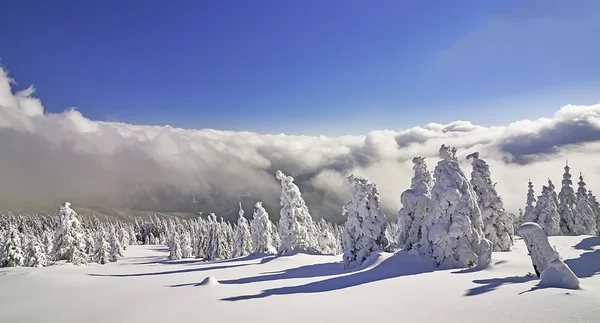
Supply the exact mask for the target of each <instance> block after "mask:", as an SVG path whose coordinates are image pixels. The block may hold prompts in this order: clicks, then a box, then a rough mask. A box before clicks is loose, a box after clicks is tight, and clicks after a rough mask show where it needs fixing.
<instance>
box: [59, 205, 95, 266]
mask: <svg viewBox="0 0 600 323" xmlns="http://www.w3.org/2000/svg"><path fill="white" fill-rule="evenodd" d="M70 205H71V203H69V202H65V204H63V205H62V206H61V207H60V210H59V219H60V220H59V221H60V223H59V227H58V229H57V230H56V235H55V238H54V252H53V254H54V259H55V260H66V261H67V262H70V263H73V264H74V265H87V257H88V256H87V253H86V252H85V237H84V231H83V228H82V226H81V222H80V221H79V219H77V213H75V211H73V209H71V207H70Z"/></svg>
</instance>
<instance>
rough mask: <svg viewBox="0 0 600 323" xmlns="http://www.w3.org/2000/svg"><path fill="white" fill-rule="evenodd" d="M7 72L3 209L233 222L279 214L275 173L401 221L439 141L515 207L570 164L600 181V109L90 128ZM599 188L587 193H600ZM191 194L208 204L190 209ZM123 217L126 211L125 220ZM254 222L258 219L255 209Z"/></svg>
mask: <svg viewBox="0 0 600 323" xmlns="http://www.w3.org/2000/svg"><path fill="white" fill-rule="evenodd" d="M12 86H14V82H12V81H11V80H10V78H9V77H8V75H7V74H6V73H5V72H4V71H1V72H0V147H1V148H2V152H1V153H0V202H1V203H4V205H8V206H11V205H30V206H32V207H39V208H40V209H43V208H45V207H47V206H48V205H57V204H59V203H61V202H63V201H65V200H69V201H71V202H73V204H74V205H75V206H77V205H79V206H86V207H96V208H105V209H106V208H114V209H119V210H143V211H155V212H166V211H180V212H188V213H191V214H195V213H196V212H198V211H204V212H205V214H206V213H207V212H215V213H217V214H218V215H221V216H224V217H226V218H229V219H233V218H234V217H235V216H236V215H237V202H238V201H242V202H243V204H244V207H245V208H247V210H246V211H247V212H250V208H251V207H252V206H253V205H254V203H255V202H256V201H257V200H261V201H263V202H264V204H265V206H266V208H267V210H268V211H269V212H270V214H271V216H272V217H273V218H274V219H277V218H278V217H279V197H280V194H281V190H280V184H279V183H278V181H277V180H276V179H275V175H274V174H275V171H276V170H278V169H280V170H282V171H284V172H285V173H287V174H290V175H292V176H294V177H295V179H296V183H297V184H298V185H299V187H300V188H301V190H302V193H303V195H304V197H305V199H306V201H307V204H308V205H309V208H310V209H311V212H312V214H313V216H314V217H315V218H321V217H324V218H327V219H329V220H341V207H342V205H343V203H344V202H346V201H347V200H348V198H349V197H350V193H351V188H350V187H349V186H348V184H347V182H346V181H345V180H344V176H347V175H348V174H350V173H357V174H359V175H364V176H367V177H368V178H369V179H370V180H372V181H374V182H375V183H376V184H377V186H378V190H379V193H380V194H381V198H382V208H383V210H384V212H385V213H386V214H387V215H388V217H391V218H395V213H396V212H397V210H398V209H399V208H400V194H401V193H402V191H404V190H405V189H407V188H408V187H409V185H410V178H411V177H412V163H411V160H412V158H413V157H414V156H417V155H419V156H425V157H428V158H427V162H428V164H429V168H430V169H431V170H433V168H434V167H435V163H436V162H437V161H438V158H437V156H436V154H437V151H438V149H439V147H440V145H441V144H448V145H453V146H456V147H457V148H458V157H459V158H460V160H461V163H462V166H463V167H464V168H463V170H464V172H465V173H466V174H469V173H470V164H469V163H468V161H467V160H466V159H465V157H466V155H467V154H469V153H472V152H474V151H479V152H480V153H481V158H482V159H485V160H486V161H487V162H488V163H489V164H490V166H491V171H492V176H493V180H495V181H497V182H498V185H497V187H498V190H499V192H500V193H501V194H502V195H503V197H504V199H505V203H506V206H507V208H508V210H509V211H511V212H517V210H518V208H520V207H522V206H523V205H524V203H525V192H526V189H527V180H528V179H529V178H531V179H532V180H533V181H534V183H535V185H536V187H541V185H542V184H544V183H545V181H546V179H547V178H548V177H550V178H552V179H553V180H555V181H557V186H559V183H558V181H559V180H560V178H561V176H562V167H563V165H564V160H565V159H566V158H569V164H570V165H571V166H572V168H573V171H574V172H578V171H583V172H584V173H585V174H586V175H587V176H589V177H590V179H595V178H597V176H598V175H599V174H600V169H599V167H598V166H597V163H596V162H594V161H595V160H599V158H600V104H599V105H593V106H565V107H563V108H561V109H560V110H559V111H558V112H557V113H556V114H555V115H554V116H553V117H552V118H547V119H538V120H523V121H517V122H514V123H512V124H509V125H507V126H504V127H482V126H477V125H473V124H471V123H470V122H467V121H456V122H453V123H450V124H447V125H442V124H428V125H426V126H424V127H415V128H411V129H407V130H403V131H390V130H383V131H372V132H370V133H368V134H366V135H364V136H342V137H324V136H320V137H315V136H289V135H284V134H277V135H260V134H255V133H251V132H229V131H218V130H212V129H201V130H192V129H180V128H173V127H170V126H144V125H131V124H126V123H121V122H106V121H94V120H90V119H88V118H86V117H85V116H83V115H82V114H81V113H80V112H79V111H78V110H76V109H67V110H65V111H64V112H62V113H57V114H51V113H44V110H43V106H42V103H41V101H40V100H39V99H37V98H35V97H34V91H35V88H34V87H29V88H27V89H25V90H22V91H17V90H15V89H13V88H12ZM596 183H597V181H595V180H588V184H589V187H590V188H592V189H600V187H598V186H597V185H598V184H596ZM192 195H195V196H196V199H197V200H198V201H199V202H200V203H198V204H194V203H191V200H192ZM125 213H126V212H125ZM247 214H251V213H247Z"/></svg>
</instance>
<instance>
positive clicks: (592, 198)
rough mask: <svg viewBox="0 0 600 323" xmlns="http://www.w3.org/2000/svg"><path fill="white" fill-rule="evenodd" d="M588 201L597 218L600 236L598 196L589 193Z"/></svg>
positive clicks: (597, 228)
mask: <svg viewBox="0 0 600 323" xmlns="http://www.w3.org/2000/svg"><path fill="white" fill-rule="evenodd" d="M588 201H589V202H590V206H591V207H592V211H593V212H594V215H595V216H596V232H598V235H600V203H598V201H597V200H596V196H594V194H592V191H591V190H589V191H588Z"/></svg>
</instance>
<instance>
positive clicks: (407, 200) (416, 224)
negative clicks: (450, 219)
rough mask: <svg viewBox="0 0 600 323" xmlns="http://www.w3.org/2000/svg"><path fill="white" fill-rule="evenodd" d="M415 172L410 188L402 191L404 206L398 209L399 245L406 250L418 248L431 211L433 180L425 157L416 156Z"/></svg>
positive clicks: (401, 199) (414, 162)
mask: <svg viewBox="0 0 600 323" xmlns="http://www.w3.org/2000/svg"><path fill="white" fill-rule="evenodd" d="M412 162H413V164H414V166H413V170H414V171H415V174H414V176H413V178H412V180H411V185H410V188H409V189H407V190H406V191H404V192H403V193H402V195H401V196H400V201H401V203H402V208H401V209H400V211H398V241H397V243H398V247H399V248H404V249H405V250H412V249H413V248H414V249H415V250H416V249H418V248H419V241H421V238H422V237H421V225H422V223H423V219H424V218H425V216H427V214H428V213H429V204H430V203H431V187H432V186H433V180H432V177H431V173H430V172H429V170H428V169H427V164H426V163H425V157H414V158H413V160H412Z"/></svg>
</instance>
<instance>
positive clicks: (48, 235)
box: [42, 230, 54, 257]
mask: <svg viewBox="0 0 600 323" xmlns="http://www.w3.org/2000/svg"><path fill="white" fill-rule="evenodd" d="M42 242H43V245H44V247H45V248H44V252H45V254H46V255H47V256H48V257H50V255H51V254H52V250H53V249H54V235H53V233H52V231H50V230H44V233H42Z"/></svg>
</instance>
